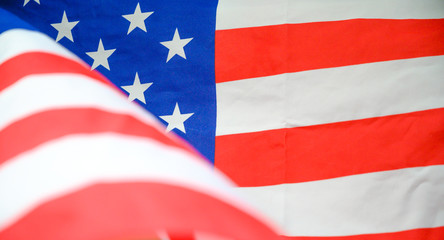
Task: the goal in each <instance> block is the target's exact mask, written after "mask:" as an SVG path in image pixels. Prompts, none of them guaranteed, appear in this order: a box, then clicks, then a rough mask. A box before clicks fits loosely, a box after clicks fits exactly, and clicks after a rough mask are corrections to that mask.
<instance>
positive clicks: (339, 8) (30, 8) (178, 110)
mask: <svg viewBox="0 0 444 240" xmlns="http://www.w3.org/2000/svg"><path fill="white" fill-rule="evenodd" d="M2 6H3V7H4V8H6V9H8V10H9V11H11V12H13V13H15V14H17V15H19V16H21V17H22V18H23V19H25V20H27V21H29V22H30V23H32V24H33V25H34V26H35V27H37V28H38V29H40V30H41V31H44V32H46V33H47V34H48V35H49V36H51V37H52V38H53V39H55V40H56V41H58V42H59V43H61V44H63V45H64V46H65V47H67V48H68V49H70V50H71V51H73V52H74V53H75V54H76V55H77V56H79V57H80V58H82V59H83V60H84V61H85V62H87V63H88V64H90V65H91V67H90V68H91V69H94V70H97V71H99V72H101V73H102V74H104V75H105V76H107V77H108V78H109V79H110V80H111V81H112V82H113V83H114V84H116V85H117V86H118V87H120V89H121V91H122V92H124V93H127V94H128V99H129V100H133V101H136V102H138V103H139V104H140V105H142V106H143V107H145V108H146V109H148V110H149V111H151V112H152V113H153V114H154V115H155V116H157V117H158V118H159V119H160V120H161V121H162V122H163V123H164V124H165V125H166V126H167V130H168V131H174V132H175V133H176V134H178V135H180V136H181V137H183V138H185V139H186V140H188V141H189V142H190V143H191V144H192V145H193V146H195V147H196V148H197V149H198V151H199V152H200V153H201V154H202V155H204V156H205V157H206V158H207V159H208V160H209V161H210V162H212V163H214V166H215V167H216V168H217V169H220V170H221V171H223V172H224V173H226V174H227V175H228V176H229V177H231V178H232V179H233V180H234V181H235V182H236V183H237V184H238V185H239V186H240V188H239V189H238V191H240V192H243V193H245V194H247V195H249V196H250V197H251V198H252V199H253V200H254V201H255V202H256V204H257V206H258V207H259V208H260V209H262V211H263V212H265V213H266V214H267V215H268V216H269V217H270V218H272V219H273V220H275V221H276V222H278V223H279V224H280V225H281V226H282V227H283V229H284V235H285V236H287V237H288V238H289V239H292V238H295V239H298V238H307V239H317V238H319V239H329V238H331V239H337V238H340V239H394V238H399V239H401V238H402V239H409V238H410V239H442V238H443V237H444V204H442V203H443V202H444V187H443V184H442V182H444V166H443V164H444V109H443V107H444V77H443V76H444V58H443V54H444V1H442V0H403V1H401V0H389V1H383V0H360V1H351V0H298V1H291V0H288V1H284V0H268V1H267V0H255V1H248V0H220V1H219V2H216V1H203V0H202V1H132V0H128V1H120V2H117V1H106V2H104V1H98V0H97V1H81V2H76V3H70V2H68V1H49V0H40V1H38V0H24V1H18V0H17V1H16V0H14V1H12V0H9V1H5V2H4V3H2ZM77 94H80V95H81V94H82V93H77Z"/></svg>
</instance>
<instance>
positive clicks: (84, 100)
mask: <svg viewBox="0 0 444 240" xmlns="http://www.w3.org/2000/svg"><path fill="white" fill-rule="evenodd" d="M0 26H1V27H0V46H1V48H0V76H1V83H0V109H1V117H0V143H1V144H0V146H1V147H0V149H1V151H0V196H1V198H0V239H4V240H7V239H11V240H12V239H15V240H17V239H31V238H32V239H147V238H150V239H154V238H155V239H159V237H161V238H162V239H221V238H225V239H226V238H228V239H246V240H247V239H264V240H265V239H270V238H271V239H274V238H276V237H277V235H276V234H275V233H274V230H273V229H272V228H271V227H269V226H268V225H267V224H266V223H265V220H262V217H260V216H259V215H258V214H257V213H256V212H255V211H253V210H251V209H250V207H249V206H248V205H246V203H244V202H243V201H242V200H241V199H240V198H239V197H238V196H237V195H236V193H234V192H233V186H232V185H231V183H230V181H228V180H227V179H226V178H225V177H223V175H222V174H220V173H219V172H217V171H214V170H213V169H212V168H211V165H210V164H208V162H207V161H205V160H204V159H203V158H201V157H200V155H199V154H198V153H197V152H195V151H194V150H193V149H192V148H191V147H189V146H188V145H187V144H185V143H184V142H183V141H182V140H180V139H179V138H177V137H175V136H174V135H167V134H165V133H164V131H165V130H164V128H163V126H162V125H161V124H160V123H158V122H157V120H156V119H155V118H154V117H153V116H152V115H150V114H148V112H146V111H145V110H143V109H142V108H140V107H139V106H137V105H136V104H134V103H131V102H129V101H127V100H126V99H125V98H126V96H125V95H123V94H122V93H121V92H119V90H117V89H116V88H115V86H114V85H112V84H111V83H110V82H108V80H106V79H105V78H104V77H103V76H102V75H100V74H98V73H97V72H95V71H90V67H89V66H88V65H86V64H85V63H83V62H82V61H81V60H80V59H79V58H78V57H76V56H75V55H74V54H72V53H70V52H69V51H67V50H66V49H65V48H63V47H62V46H60V45H58V44H56V43H55V42H54V41H53V40H52V39H50V38H49V37H47V36H46V35H44V34H42V33H40V32H38V31H34V30H33V28H32V27H30V26H28V25H26V24H25V23H23V22H22V21H21V20H20V19H18V18H16V17H15V16H14V15H11V14H10V13H8V12H7V11H4V10H2V9H0Z"/></svg>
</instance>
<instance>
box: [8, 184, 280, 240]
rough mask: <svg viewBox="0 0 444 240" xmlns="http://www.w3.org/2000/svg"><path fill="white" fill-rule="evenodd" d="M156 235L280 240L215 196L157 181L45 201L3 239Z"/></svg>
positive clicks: (111, 186)
mask: <svg viewBox="0 0 444 240" xmlns="http://www.w3.org/2000/svg"><path fill="white" fill-rule="evenodd" d="M158 230H166V231H167V232H169V233H173V235H176V236H177V235H179V236H180V235H182V234H183V235H185V236H186V235H188V236H189V235H190V231H193V230H196V231H199V230H200V231H203V232H207V233H214V234H220V235H222V236H226V237H231V238H233V239H244V240H250V239H258V240H259V239H264V240H269V239H276V235H275V234H274V233H273V231H272V230H270V229H269V228H268V227H267V226H266V225H264V224H263V223H262V222H260V221H258V220H257V219H255V218H253V217H252V216H251V215H249V214H246V213H244V212H242V211H240V210H238V209H237V208H235V207H233V206H231V205H228V204H227V203H225V202H222V201H221V200H219V199H217V198H214V197H212V196H209V195H206V194H203V193H200V192H196V191H193V190H191V189H186V188H182V187H178V186H173V185H167V184H162V183H153V182H132V183H113V184H97V185H93V186H90V187H87V188H85V189H82V190H79V191H77V192H75V193H72V194H68V195H65V196H62V197H60V198H57V199H55V200H52V201H49V202H46V203H44V204H42V205H40V206H38V207H37V208H36V209H34V210H33V211H31V212H30V213H28V214H27V215H26V216H24V217H23V218H21V219H20V220H18V221H17V222H16V223H14V224H13V225H12V226H10V227H9V228H7V229H5V230H4V231H2V232H0V239H46V240H51V239H54V240H59V239H64V240H70V239H72V240H77V239H146V238H149V237H153V236H154V234H155V232H156V231H158Z"/></svg>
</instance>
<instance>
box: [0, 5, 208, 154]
mask: <svg viewBox="0 0 444 240" xmlns="http://www.w3.org/2000/svg"><path fill="white" fill-rule="evenodd" d="M138 3H140V9H141V11H142V12H154V13H153V14H152V15H151V16H149V17H148V18H147V19H146V20H145V21H144V22H145V25H146V29H147V32H144V31H142V30H141V29H139V28H136V29H134V30H133V31H132V32H130V33H129V34H127V32H128V28H129V26H130V22H129V21H128V20H127V19H125V18H123V17H122V15H126V14H133V13H134V11H135V9H136V6H137V4H138ZM0 6H1V7H2V8H3V9H6V10H7V11H10V12H11V13H14V14H15V15H17V16H19V17H20V18H22V19H23V20H25V21H27V22H28V23H29V24H31V25H32V26H33V27H35V28H37V29H38V30H40V31H42V32H44V33H46V34H47V35H49V36H50V37H52V38H54V39H56V37H57V34H58V31H57V30H56V29H55V28H54V27H53V26H51V24H53V23H60V22H61V20H62V16H63V12H64V11H66V15H67V18H68V21H69V22H73V21H79V23H78V24H77V25H76V26H75V27H74V28H73V29H72V31H71V32H72V36H73V39H74V42H72V41H70V40H69V39H67V38H66V37H65V38H62V39H61V40H60V41H59V43H60V44H62V45H64V46H65V47H66V48H68V49H69V50H71V51H72V52H74V53H75V54H77V55H78V56H79V57H80V58H82V59H83V60H84V61H85V62H86V63H88V64H90V65H92V64H93V59H92V58H91V57H89V56H88V55H87V54H86V52H95V51H97V48H98V44H99V39H102V42H103V45H104V48H105V50H108V49H116V50H115V52H114V53H113V54H112V55H111V56H110V57H109V58H108V63H109V66H110V70H107V69H106V68H104V67H103V66H99V67H97V68H96V70H97V71H99V72H101V73H102V74H103V75H105V76H106V77H107V78H108V79H110V80H111V81H112V82H113V83H114V84H116V85H117V86H118V87H121V86H125V85H132V84H133V81H134V77H135V74H136V72H137V73H138V76H139V78H140V82H141V83H151V82H152V83H153V84H152V85H151V86H150V87H149V88H148V89H147V90H146V91H145V98H146V104H143V103H142V102H140V101H139V100H135V101H137V102H139V103H140V104H141V105H142V106H143V107H145V108H146V109H147V110H149V111H150V112H151V113H153V114H154V115H155V116H157V117H159V116H163V115H171V114H172V113H173V110H174V107H175V104H176V102H177V103H179V107H180V111H181V113H194V114H193V115H192V116H191V117H190V118H189V119H188V120H186V121H185V122H184V124H185V129H186V134H185V133H182V132H181V131H178V130H177V129H174V132H176V133H177V134H178V135H180V136H181V137H183V138H185V139H186V140H188V141H189V142H190V143H191V144H192V145H194V146H195V147H196V148H197V149H198V150H199V151H200V152H201V153H202V154H203V155H204V156H205V157H206V158H208V159H209V160H210V161H211V162H213V161H214V160H213V159H214V142H215V127H216V88H215V79H214V78H215V75H214V34H215V21H216V17H215V16H216V7H217V1H211V0H187V1H183V0H172V1H171V0H168V1H164V0H157V1H141V0H125V1H121V0H107V1H103V0H87V1H72V0H40V4H38V3H36V2H35V1H34V0H30V1H29V2H27V4H26V5H25V6H24V1H22V0H21V1H18V0H2V1H1V2H0ZM0 15H1V17H0V18H1V19H4V18H6V17H7V14H5V13H4V12H1V14H0ZM6 21H9V20H6ZM9 25H10V26H12V27H25V28H29V27H26V26H23V25H20V24H18V23H15V22H14V21H12V20H11V21H9ZM176 28H177V29H178V31H179V34H180V38H181V39H184V38H193V40H191V41H190V42H189V43H188V44H187V45H186V46H185V47H184V50H185V54H186V59H184V58H182V57H180V56H178V55H176V56H174V57H173V58H172V59H171V60H170V61H168V62H166V60H167V55H168V51H169V50H168V48H166V47H165V46H163V45H162V44H160V42H164V41H171V40H172V39H173V35H174V32H175V29H176ZM5 29H6V28H5V27H4V26H0V31H4V30H5ZM0 47H1V46H0ZM122 91H123V90H122ZM123 92H125V93H126V91H123ZM79 94H82V93H81V92H79ZM161 122H163V123H165V124H166V122H164V121H162V120H161Z"/></svg>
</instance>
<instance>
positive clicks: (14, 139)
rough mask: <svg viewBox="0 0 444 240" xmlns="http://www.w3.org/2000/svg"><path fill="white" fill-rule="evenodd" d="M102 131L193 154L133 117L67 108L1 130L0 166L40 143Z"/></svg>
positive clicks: (23, 120) (183, 145)
mask: <svg viewBox="0 0 444 240" xmlns="http://www.w3.org/2000/svg"><path fill="white" fill-rule="evenodd" d="M103 132H114V133H121V134H126V135H132V136H139V137H147V138H151V139H154V140H156V141H158V142H161V143H163V144H166V145H170V146H175V147H179V148H183V149H186V150H187V151H189V152H192V153H194V154H196V153H195V151H194V150H192V149H191V147H189V146H188V145H186V144H185V143H184V142H182V141H181V140H179V139H178V138H174V141H173V138H169V137H167V136H166V135H165V134H164V133H163V132H159V130H157V129H156V128H154V127H152V126H150V125H147V124H146V123H144V122H141V121H140V120H138V119H136V118H134V117H133V116H130V115H124V114H116V113H110V112H105V111H102V110H98V109H85V108H80V109H76V108H71V109H60V110H50V111H45V112H40V113H37V114H34V115H32V116H30V117H27V118H25V119H21V120H18V121H16V122H14V123H13V124H11V125H9V126H8V127H6V128H5V129H4V130H2V131H1V132H0V143H1V144H0V164H2V163H3V162H5V161H7V160H8V159H10V158H12V157H14V156H16V155H18V154H20V153H22V152H24V151H27V150H29V149H31V148H34V147H36V146H38V145H40V144H42V143H44V142H47V141H50V140H53V139H56V138H59V137H63V136H65V135H69V134H80V133H83V134H84V133H103ZM171 137H172V136H171Z"/></svg>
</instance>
